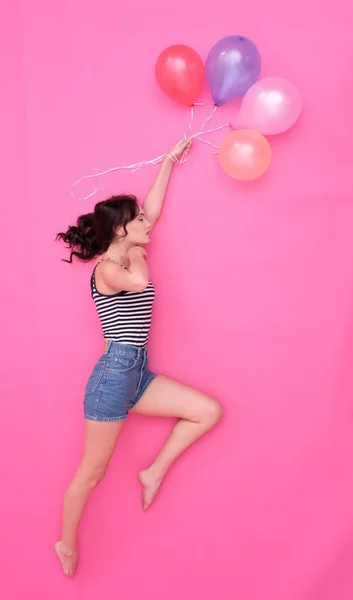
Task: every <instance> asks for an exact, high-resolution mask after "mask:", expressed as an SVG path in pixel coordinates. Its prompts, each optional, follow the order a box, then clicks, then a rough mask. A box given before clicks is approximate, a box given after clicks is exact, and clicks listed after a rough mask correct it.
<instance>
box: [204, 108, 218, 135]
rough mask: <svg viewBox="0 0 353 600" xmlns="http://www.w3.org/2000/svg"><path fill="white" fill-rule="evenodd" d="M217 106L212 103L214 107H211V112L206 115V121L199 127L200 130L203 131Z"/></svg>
mask: <svg viewBox="0 0 353 600" xmlns="http://www.w3.org/2000/svg"><path fill="white" fill-rule="evenodd" d="M217 108H218V106H217V104H215V105H214V107H213V111H212V112H211V114H210V115H209V116H208V117H207V119H206V121H205V122H204V124H203V125H202V127H201V129H200V131H203V130H204V129H205V127H206V125H207V123H208V122H209V121H210V120H211V119H212V118H213V116H214V115H215V113H216V110H217Z"/></svg>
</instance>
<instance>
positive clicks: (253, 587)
mask: <svg viewBox="0 0 353 600" xmlns="http://www.w3.org/2000/svg"><path fill="white" fill-rule="evenodd" d="M350 5H351V3H350V2H349V0H336V1H335V2H334V3H332V8H331V9H327V8H326V5H325V3H322V2H320V1H319V0H312V1H311V2H308V1H307V0H297V1H296V2H293V1H290V2H283V1H282V2H280V1H279V0H268V1H267V2H261V0H253V1H252V2H249V3H248V2H244V3H234V2H230V1H228V0H221V1H220V2H216V3H210V4H209V6H207V3H206V2H205V1H203V2H200V1H199V0H194V1H193V2H191V3H190V4H189V3H188V2H187V1H186V0H180V1H179V2H178V3H168V2H165V1H163V2H162V0H151V1H149V2H148V3H147V2H146V3H145V2H143V1H142V0H139V2H136V1H135V2H127V3H125V2H124V3H122V2H118V1H113V0H101V1H99V2H98V1H97V0H89V1H85V2H84V1H83V0H74V1H72V0H61V1H60V2H54V1H51V2H48V1H47V0H31V1H27V2H25V1H23V2H21V1H20V0H17V1H16V0H13V2H12V3H11V6H10V2H7V3H6V4H5V5H4V7H3V13H2V19H1V28H2V29H3V31H2V32H1V39H2V42H1V44H2V48H1V65H2V66H1V81H2V84H3V85H2V86H1V87H2V92H1V111H0V112H1V121H2V122H1V134H2V136H1V137H2V144H1V147H2V160H1V162H2V167H3V171H2V178H1V187H2V193H1V195H2V236H1V237H2V250H3V251H2V269H1V272H2V292H1V299H2V306H3V309H2V315H1V318H2V323H1V334H2V340H3V360H2V369H3V373H2V383H3V388H2V407H3V408H2V413H1V435H0V440H1V448H0V451H1V456H2V459H3V460H2V467H1V484H2V486H1V487H2V492H1V495H0V502H1V523H0V530H1V543H0V565H1V567H0V568H1V584H0V585H1V588H2V589H1V597H3V598H4V599H5V598H6V600H23V598H32V597H35V598H36V599H37V600H48V599H49V598H50V600H56V599H60V600H61V599H64V598H65V600H71V599H82V600H83V599H84V600H91V599H92V600H93V599H95V598H97V597H98V596H97V595H99V596H101V597H102V598H105V599H106V600H110V599H113V598H122V599H124V600H130V599H131V600H135V599H136V600H137V599H140V598H147V599H150V598H151V599H152V598H153V600H164V599H165V598H168V599H169V600H176V599H179V598H183V599H185V600H191V599H194V598H196V599H199V598H200V599H201V598H203V599H206V600H213V599H214V598H219V599H221V600H235V599H236V600H346V599H347V600H348V599H349V600H351V599H352V597H353V573H352V560H353V535H352V534H353V460H352V459H353V435H352V434H353V426H352V419H353V407H352V392H353V371H352V350H353V319H352V302H353V269H352V264H353V235H352V220H353V202H352V191H353V176H352V167H351V161H352V144H351V139H352V125H353V116H352V114H353V113H352V68H351V65H352V55H353V38H352V17H353V14H352V13H353V9H352V7H351V6H350ZM4 11H5V12H4ZM230 33H239V34H242V35H246V36H248V37H250V38H251V39H253V40H254V41H255V42H256V43H257V45H258V47H259V49H260V51H261V54H262V57H263V72H262V74H263V75H279V76H284V77H287V78H289V79H291V80H292V81H293V82H294V83H295V84H296V85H297V86H298V87H299V88H300V89H301V91H302V94H303V99H304V106H305V109H304V112H303V115H302V117H301V120H300V122H299V123H298V125H297V126H296V128H295V129H293V130H292V131H291V132H289V133H288V134H286V135H284V136H282V137H279V138H276V139H274V140H273V163H272V166H271V169H270V171H269V172H268V174H267V175H266V176H265V177H264V178H262V179H261V180H259V181H257V182H254V183H251V184H239V183H237V182H236V181H234V180H232V179H230V178H228V177H227V176H226V175H225V174H224V173H223V172H222V171H221V169H220V168H219V166H218V164H217V159H216V157H215V156H213V155H212V150H211V148H210V147H208V146H206V145H202V144H200V143H199V144H195V148H194V150H193V152H192V155H191V156H190V159H189V161H188V162H187V164H186V165H185V166H184V167H182V168H180V169H178V171H177V172H176V173H175V174H174V177H173V181H172V185H171V187H170V192H169V195H168V199H167V203H166V207H165V212H164V215H163V218H162V220H161V222H160V224H159V225H158V227H157V228H156V231H155V234H154V239H153V242H152V244H151V247H150V250H149V256H150V262H151V270H152V274H153V278H154V282H155V284H156V287H157V291H158V296H157V302H156V307H155V315H154V316H155V321H154V325H153V332H152V338H151V345H150V354H151V363H152V367H153V368H154V369H156V370H158V371H160V372H163V373H165V374H168V375H170V376H172V377H175V378H177V379H180V380H182V381H185V382H188V383H190V384H193V385H195V386H197V387H199V388H201V389H203V390H205V391H207V392H208V393H210V394H213V395H215V396H217V397H218V398H219V399H220V400H221V401H222V402H223V404H224V406H225V411H226V416H225V419H224V421H223V422H222V424H221V425H220V426H219V427H218V428H217V429H216V430H215V431H214V432H212V433H211V434H210V435H209V436H207V438H205V439H204V440H202V441H201V442H199V443H198V444H197V445H195V446H194V447H193V448H192V449H191V450H190V451H189V452H188V453H187V454H186V455H185V456H184V457H183V458H182V459H181V460H180V461H179V462H178V464H177V465H176V466H175V467H174V468H173V470H172V471H171V473H170V476H169V478H168V480H167V481H166V483H165V485H164V487H163V490H162V491H161V494H160V497H159V498H158V501H156V503H155V505H154V506H153V508H152V509H151V510H150V512H149V513H147V514H143V513H142V511H141V508H140V503H139V486H138V482H137V478H136V473H137V471H138V469H139V468H141V467H143V466H145V465H147V464H148V463H149V461H150V459H151V458H152V457H153V456H154V454H155V453H156V451H157V450H158V449H159V447H160V445H161V443H162V442H163V440H164V439H165V437H166V435H167V434H168V432H169V431H170V427H171V425H172V423H169V422H165V421H152V420H148V419H144V418H131V419H130V420H129V422H128V424H127V426H126V428H125V429H124V431H123V434H122V437H121V441H120V443H119V448H118V451H117V452H116V455H115V456H114V458H113V461H112V464H111V469H110V471H109V474H108V476H107V479H106V481H105V482H104V484H103V485H102V486H101V487H100V488H99V489H98V490H97V492H96V493H95V494H94V497H92V501H91V503H90V506H89V509H88V511H87V513H86V515H85V517H84V520H83V524H82V530H81V539H80V542H81V543H80V546H81V565H80V568H79V571H78V573H77V577H76V578H75V579H74V580H73V581H67V580H65V579H64V578H63V576H62V575H61V572H60V570H59V566H58V564H57V563H56V559H55V557H54V555H53V551H52V544H53V542H54V540H55V539H56V538H57V536H58V533H59V521H60V512H61V499H62V494H63V492H64V489H65V487H66V485H67V483H68V481H69V479H70V477H71V476H72V474H73V472H74V470H75V468H76V466H77V463H78V461H79V459H80V456H81V448H82V439H83V419H82V393H83V388H84V385H85V381H86V378H87V376H88V374H89V372H90V369H91V367H92V364H93V363H94V361H95V359H96V358H97V356H98V355H99V354H100V352H101V346H102V345H101V338H100V331H99V325H98V322H97V320H96V318H95V313H94V307H93V305H92V303H91V301H90V296H89V276H90V269H91V267H90V266H89V265H79V264H77V265H75V266H69V265H67V264H65V263H63V262H60V259H61V258H62V257H63V256H65V252H64V249H63V248H62V247H60V246H59V245H56V244H54V237H55V234H56V232H57V231H60V230H62V229H63V228H65V227H66V226H67V225H68V224H69V223H72V222H73V221H74V220H75V218H76V217H77V215H78V214H79V213H80V212H88V211H89V210H90V209H91V208H92V206H93V204H94V202H95V201H96V200H98V199H100V198H103V197H104V195H106V194H109V193H111V192H113V191H116V192H117V191H127V192H135V193H136V194H138V195H139V196H140V197H143V194H144V193H145V192H146V191H147V189H148V187H149V184H150V183H151V181H152V178H153V176H154V174H155V169H154V168H150V169H148V168H147V169H145V170H142V171H140V172H138V173H133V174H131V173H122V174H115V175H113V176H111V177H108V178H106V180H105V181H104V192H103V193H102V194H100V195H99V196H98V197H97V198H95V199H90V200H88V201H87V202H83V203H80V202H78V201H74V200H73V199H72V198H71V196H70V187H71V185H72V183H73V182H74V181H75V179H77V178H78V177H79V176H80V175H82V174H83V171H84V169H85V168H86V167H101V168H104V167H110V166H114V165H118V164H127V163H131V162H135V161H138V160H143V159H148V158H153V157H154V156H157V155H158V154H160V153H161V152H163V151H164V150H166V149H168V147H169V146H170V145H171V144H172V143H173V142H174V141H175V140H176V139H177V138H178V137H180V136H181V135H182V134H183V132H184V130H185V128H186V126H187V123H188V118H189V114H188V111H187V110H186V109H184V108H182V107H179V106H177V105H174V104H173V103H172V102H171V101H169V100H168V99H167V98H166V97H164V96H163V95H162V94H161V93H160V91H159V90H158V88H157V86H156V83H155V81H154V62H155V60H156V57H157V55H158V53H159V52H160V51H161V50H162V49H163V48H165V47H166V46H168V45H170V44H172V43H178V42H182V43H186V44H189V45H191V46H193V47H195V49H197V50H198V51H199V52H200V53H201V55H202V56H203V57H205V56H206V54H207V51H208V50H209V48H210V47H211V46H212V45H213V43H215V42H216V41H217V40H218V39H219V38H221V37H223V36H224V35H227V34H230ZM203 100H204V101H205V102H206V104H207V105H206V106H204V107H202V108H200V109H199V110H198V112H197V116H196V118H197V122H198V123H201V122H202V121H203V119H204V118H205V117H206V116H207V114H208V113H209V112H210V110H211V101H210V98H209V95H208V93H207V89H206V87H205V92H204V97H203ZM232 111H235V108H234V107H231V106H228V107H225V108H223V109H221V110H219V113H218V115H217V116H216V117H215V119H214V121H213V122H214V124H215V125H218V124H222V123H225V122H226V121H227V120H228V119H229V116H230V114H233V113H232ZM222 135H223V134H222V133H217V134H214V136H213V138H212V139H213V140H215V141H220V140H221V139H222ZM80 191H83V193H84V192H85V190H82V189H81V190H80Z"/></svg>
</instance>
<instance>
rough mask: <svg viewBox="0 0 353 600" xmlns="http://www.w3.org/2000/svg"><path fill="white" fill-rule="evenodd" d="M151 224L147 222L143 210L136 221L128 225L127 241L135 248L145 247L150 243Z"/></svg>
mask: <svg viewBox="0 0 353 600" xmlns="http://www.w3.org/2000/svg"><path fill="white" fill-rule="evenodd" d="M151 229H152V227H151V223H150V222H149V221H147V219H146V217H145V213H144V212H143V210H142V208H140V212H139V214H138V215H137V217H136V218H135V219H133V220H132V221H130V222H129V223H128V224H127V225H126V231H127V236H126V238H125V240H126V241H127V242H129V243H130V244H132V245H133V246H143V245H145V244H148V242H149V241H150V233H151Z"/></svg>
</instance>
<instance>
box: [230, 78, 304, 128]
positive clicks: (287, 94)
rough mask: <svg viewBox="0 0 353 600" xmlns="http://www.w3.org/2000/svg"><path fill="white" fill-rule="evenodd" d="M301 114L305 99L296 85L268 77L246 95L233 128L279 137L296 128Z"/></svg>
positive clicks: (232, 122)
mask: <svg viewBox="0 0 353 600" xmlns="http://www.w3.org/2000/svg"><path fill="white" fill-rule="evenodd" d="M301 110H302V99H301V96H300V92H299V90H298V89H297V88H296V87H295V85H293V84H292V83H291V82H290V81H288V80H287V79H282V78H281V77H265V79H260V81H257V82H256V83H255V84H254V85H253V86H252V87H251V88H250V89H249V90H248V92H247V93H246V94H245V96H244V98H243V101H242V104H241V107H240V111H239V113H238V114H237V116H236V117H235V118H234V119H232V121H231V125H232V127H233V128H234V129H256V130H257V131H260V132H261V133H262V134H264V135H276V134H277V133H283V132H284V131H287V129H290V128H291V127H293V125H294V123H295V122H296V121H297V119H298V118H299V115H300V113H301Z"/></svg>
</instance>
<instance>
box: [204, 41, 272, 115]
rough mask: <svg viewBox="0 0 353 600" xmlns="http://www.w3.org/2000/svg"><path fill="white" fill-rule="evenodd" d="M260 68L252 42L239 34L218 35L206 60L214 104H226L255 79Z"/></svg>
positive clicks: (258, 56)
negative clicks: (219, 37)
mask: <svg viewBox="0 0 353 600" xmlns="http://www.w3.org/2000/svg"><path fill="white" fill-rule="evenodd" d="M260 69H261V57H260V53H259V51H258V49H257V48H256V46H255V44H254V43H253V42H252V41H251V40H248V39H247V38H246V37H243V36H242V35H229V36H227V37H225V38H223V39H221V40H220V41H219V42H217V44H216V45H215V46H213V48H212V49H211V50H210V53H209V55H208V57H207V60H206V78H207V81H208V85H209V86H210V89H211V94H212V98H213V100H214V102H215V104H217V105H220V104H225V103H226V102H229V101H230V100H233V99H234V98H237V97H238V96H243V95H244V94H245V92H247V91H248V89H249V88H250V87H251V86H252V85H253V83H255V81H256V80H257V78H258V76H259V74H260Z"/></svg>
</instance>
